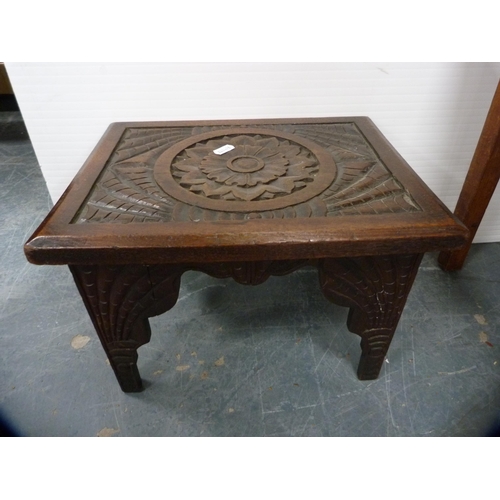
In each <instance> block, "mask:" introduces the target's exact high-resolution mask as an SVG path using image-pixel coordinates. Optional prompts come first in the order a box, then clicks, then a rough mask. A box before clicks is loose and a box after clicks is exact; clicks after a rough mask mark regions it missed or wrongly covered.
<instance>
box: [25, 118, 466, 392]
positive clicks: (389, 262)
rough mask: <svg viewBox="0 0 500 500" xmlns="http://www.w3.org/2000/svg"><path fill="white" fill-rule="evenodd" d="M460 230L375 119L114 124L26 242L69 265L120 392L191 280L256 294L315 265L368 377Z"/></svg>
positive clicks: (134, 385)
mask: <svg viewBox="0 0 500 500" xmlns="http://www.w3.org/2000/svg"><path fill="white" fill-rule="evenodd" d="M466 237H467V229H466V228H465V227H464V226H463V225H462V224H461V223H460V222H459V221H458V220H457V219H456V218H455V217H454V216H453V215H452V214H451V213H450V212H449V211H448V210H447V209H446V208H445V207H444V205H442V204H441V202H440V201H439V200H438V199H437V198H436V197H435V196H434V195H433V193H432V192H431V191H430V190H429V189H428V188H427V187H426V186H425V184H424V183H423V182H422V181H421V180H420V179H419V178H418V177H417V175H416V174H415V173H414V172H413V171H412V170H411V168H410V167H409V166H408V165H407V164H406V163H405V162H404V160H403V159H402V158H401V157H400V156H399V154H398V153H397V152H396V151H395V150H394V149H393V148H392V146H391V145H390V144H389V143H388V142H387V140H386V139H385V138H384V137H383V136H382V134H381V133H380V132H379V131H378V129H377V128H376V127H375V126H374V125H373V123H372V122H371V120H370V119H368V118H364V117H356V118H318V119H286V120H283V119H277V120H253V121H250V120H243V121H216V122H215V121H212V122H208V121H203V122H201V121H200V122H151V123H149V122H148V123H116V124H113V125H111V126H110V127H109V129H108V130H107V132H106V133H105V135H104V136H103V138H102V139H101V141H100V142H99V144H98V145H97V147H96V148H95V150H94V151H93V153H92V154H91V155H90V157H89V159H88V160H87V162H86V163H85V165H84V166H83V168H82V169H81V170H80V172H79V173H78V174H77V176H76V177H75V179H74V181H73V182H72V184H71V185H70V186H69V188H68V189H67V191H66V192H65V194H64V195H63V196H62V198H61V200H60V201H59V202H58V203H57V204H56V206H55V207H54V208H53V210H52V211H51V212H50V214H49V215H48V216H47V218H46V219H45V221H44V222H43V223H42V224H41V226H40V227H39V228H38V229H37V231H36V232H35V233H34V235H33V236H32V237H31V238H30V240H29V241H28V242H27V243H26V246H25V252H26V255H27V257H28V259H29V261H30V262H32V263H35V264H68V265H69V267H70V269H71V272H72V273H73V276H74V278H75V281H76V284H77V286H78V289H79V291H80V294H81V296H82V298H83V301H84V302H85V305H86V307H87V310H88V312H89V315H90V317H91V318H92V321H93V323H94V326H95V328H96V330H97V333H98V335H99V338H100V339H101V342H102V345H103V347H104V349H105V351H106V353H107V355H108V357H109V361H110V363H111V366H112V367H113V370H114V371H115V374H116V377H117V379H118V381H119V383H120V386H121V388H122V389H123V390H124V391H126V392H135V391H139V390H141V388H142V383H141V378H140V376H139V372H138V370H137V348H138V347H139V346H141V345H143V344H145V343H147V342H148V341H149V339H150V335H151V331H150V327H149V322H148V318H149V317H151V316H155V315H158V314H161V313H163V312H165V311H168V310H169V309H170V308H172V307H173V306H174V304H175V303H176V300H177V297H178V293H179V285H180V280H181V276H182V274H183V273H184V272H185V271H188V270H197V271H202V272H204V273H207V274H209V275H211V276H215V277H217V278H227V277H232V278H234V279H235V280H236V281H237V282H239V283H243V284H251V285H257V284H259V283H262V282H264V281H265V280H266V279H267V278H268V277H269V276H271V275H285V274H287V273H291V272H292V271H294V270H296V269H298V268H300V267H302V266H305V265H313V266H315V267H317V269H318V272H319V281H320V286H321V289H322V290H323V292H324V294H325V295H326V297H327V298H328V299H330V300H331V301H332V302H335V303H336V304H340V305H342V306H347V307H349V308H350V314H349V318H348V327H349V329H350V331H352V332H354V333H356V334H358V335H360V336H361V350H362V353H361V360H360V363H359V368H358V376H359V378H360V379H362V380H367V379H375V378H377V376H378V374H379V371H380V369H381V366H382V363H383V361H384V357H385V355H386V353H387V350H388V348H389V344H390V342H391V339H392V336H393V334H394V331H395V329H396V326H397V324H398V321H399V318H400V316H401V313H402V311H403V307H404V305H405V302H406V299H407V297H408V293H409V292H410V289H411V286H412V283H413V280H414V278H415V275H416V273H417V270H418V266H419V263H420V260H421V258H422V255H423V253H424V252H427V251H435V250H443V249H454V248H457V247H459V246H461V245H462V244H463V243H464V242H465V241H466Z"/></svg>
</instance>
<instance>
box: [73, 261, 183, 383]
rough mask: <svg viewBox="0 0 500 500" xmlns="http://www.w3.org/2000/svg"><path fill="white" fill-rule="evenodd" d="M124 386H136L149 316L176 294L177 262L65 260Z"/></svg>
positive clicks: (172, 301)
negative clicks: (124, 263)
mask: <svg viewBox="0 0 500 500" xmlns="http://www.w3.org/2000/svg"><path fill="white" fill-rule="evenodd" d="M69 267H70V269H71V272H72V274H73V277H74V279H75V282H76V285H77V286H78V289H79V291H80V294H81V296H82V298H83V301H84V303H85V306H86V307H87V311H88V313H89V315H90V317H91V319H92V322H93V323H94V327H95V329H96V331H97V334H98V335H99V338H100V340H101V343H102V345H103V347H104V350H105V351H106V353H107V355H108V359H109V362H110V364H111V366H112V368H113V370H114V372H115V375H116V378H117V379H118V382H119V384H120V387H121V388H122V390H123V391H124V392H139V391H141V390H142V381H141V377H140V375H139V371H138V369H137V349H138V348H139V347H140V346H141V345H143V344H146V343H147V342H149V340H150V338H151V329H150V327H149V322H148V318H150V317H152V316H156V315H158V314H162V313H163V312H165V311H168V310H169V309H171V308H172V307H173V306H174V305H175V303H176V301H177V297H178V295H179V286H180V277H181V275H182V272H183V269H182V268H180V267H178V266H144V265H130V266H69Z"/></svg>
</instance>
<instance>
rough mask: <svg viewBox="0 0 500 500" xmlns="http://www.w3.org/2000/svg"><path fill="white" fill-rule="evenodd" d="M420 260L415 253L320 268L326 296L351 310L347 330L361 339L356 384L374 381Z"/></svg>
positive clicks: (330, 261) (345, 261)
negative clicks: (357, 380)
mask: <svg viewBox="0 0 500 500" xmlns="http://www.w3.org/2000/svg"><path fill="white" fill-rule="evenodd" d="M421 260H422V255H421V254H415V255H386V256H375V257H359V258H352V259H351V258H342V259H324V260H321V261H320V262H319V263H318V267H319V277H320V285H321V289H322V290H323V293H324V294H325V296H326V297H327V298H328V299H329V300H331V301H332V302H334V303H335V304H338V305H341V306H347V307H350V308H351V309H350V311H349V317H348V320H347V327H348V328H349V330H350V331H351V332H353V333H356V334H357V335H359V336H360V337H361V359H360V362H359V366H358V377H359V379H361V380H373V379H376V378H377V377H378V375H379V373H380V369H381V368H382V363H383V362H384V359H385V356H386V354H387V351H388V349H389V345H390V343H391V340H392V337H393V335H394V332H395V330H396V327H397V325H398V322H399V318H400V316H401V313H402V312H403V308H404V305H405V303H406V299H407V298H408V294H409V292H410V289H411V286H412V284H413V280H414V279H415V276H416V274H417V271H418V266H419V265H420V261H421Z"/></svg>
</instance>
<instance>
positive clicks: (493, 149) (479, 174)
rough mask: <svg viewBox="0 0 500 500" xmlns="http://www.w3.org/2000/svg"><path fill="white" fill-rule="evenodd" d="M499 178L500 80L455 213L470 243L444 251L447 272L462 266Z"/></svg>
mask: <svg viewBox="0 0 500 500" xmlns="http://www.w3.org/2000/svg"><path fill="white" fill-rule="evenodd" d="M499 178H500V83H499V84H498V87H497V90H496V92H495V96H494V97H493V101H492V103H491V107H490V110H489V112H488V116H487V117H486V121H485V123H484V127H483V130H482V132H481V136H480V138H479V142H478V144H477V147H476V151H475V153H474V156H473V157H472V162H471V164H470V167H469V172H468V173H467V177H466V178H465V182H464V185H463V187H462V192H461V193H460V197H459V199H458V202H457V206H456V208H455V215H456V216H457V217H458V218H459V219H460V220H461V221H462V222H463V223H464V224H465V225H466V226H467V228H468V229H469V240H468V242H467V244H466V245H465V246H464V247H462V248H460V249H458V250H454V251H446V252H441V253H440V254H439V257H438V262H439V265H440V266H441V267H442V268H443V269H444V270H445V271H456V270H458V269H461V268H462V266H463V264H464V262H465V259H466V257H467V254H468V253H469V250H470V247H471V245H472V240H473V239H474V236H475V234H476V232H477V229H478V227H479V224H480V223H481V220H482V219H483V216H484V213H485V212H486V209H487V208H488V204H489V202H490V200H491V197H492V196H493V193H494V191H495V188H496V185H497V183H498V179H499Z"/></svg>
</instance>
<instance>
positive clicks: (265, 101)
mask: <svg viewBox="0 0 500 500" xmlns="http://www.w3.org/2000/svg"><path fill="white" fill-rule="evenodd" d="M6 67H7V71H8V73H9V77H10V79H11V82H12V85H13V87H14V91H15V94H16V97H17V100H18V102H19V106H20V108H21V111H22V113H23V116H24V119H25V122H26V126H27V128H28V132H29V134H30V137H31V140H32V142H33V146H34V148H35V152H36V155H37V158H38V161H39V163H40V166H41V168H42V172H43V175H44V177H45V179H46V182H47V186H48V189H49V192H50V195H51V196H52V198H53V200H54V201H56V200H57V199H58V198H59V196H60V195H61V194H62V192H63V191H64V189H65V188H66V186H67V185H68V184H69V182H70V181H71V179H72V178H73V176H74V175H75V173H76V172H77V171H78V169H79V168H80V166H81V165H82V163H83V162H84V161H85V159H86V157H87V156H88V154H89V153H90V151H91V150H92V148H93V147H94V145H95V144H96V143H97V141H98V140H99V138H100V136H101V135H102V133H103V132H104V130H105V129H106V127H107V126H108V125H109V123H111V122H115V121H130V120H185V119H186V120H189V119H192V120H195V119H224V118H285V117H291V118H294V117H321V116H331V117H333V116H353V115H365V116H369V117H370V118H372V120H373V121H374V122H375V123H376V125H377V126H378V127H379V128H380V129H381V130H382V132H383V133H384V134H385V135H386V137H387V138H388V139H389V141H390V142H391V143H392V144H393V145H394V146H395V148H396V149H397V150H398V151H399V153H400V154H401V155H402V156H403V157H404V158H405V159H406V160H407V161H408V163H409V164H410V165H411V166H412V167H413V168H414V170H415V171H416V172H417V173H418V174H419V175H420V176H421V177H422V178H423V179H424V181H425V182H426V183H427V184H428V185H429V187H430V188H431V189H432V190H433V191H434V192H435V193H436V194H437V195H438V196H439V197H440V198H441V199H442V200H443V202H444V203H445V204H446V205H447V206H448V207H449V208H450V209H451V210H453V209H454V206H455V203H456V200H457V198H458V195H459V193H460V189H461V186H462V183H463V180H464V178H465V175H466V172H467V169H468V167H469V164H470V160H471V158H472V155H473V152H474V149H475V146H476V144H477V140H478V138H479V134H480V132H481V129H482V126H483V123H484V119H485V117H486V114H487V112H488V108H489V105H490V103H491V99H492V96H493V93H494V90H495V88H496V85H497V83H498V80H499V78H500V63H158V64H152V63H127V64H125V63H116V64H113V63H7V64H6ZM498 191H499V192H500V188H499V190H498ZM499 192H497V193H495V196H494V197H493V200H492V202H491V204H490V206H489V208H488V211H487V213H486V216H485V219H484V220H483V223H482V225H481V227H480V229H479V231H478V233H477V236H476V239H475V241H476V242H480V241H482V242H486V241H500V215H499V214H500V210H499V208H500V193H499Z"/></svg>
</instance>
